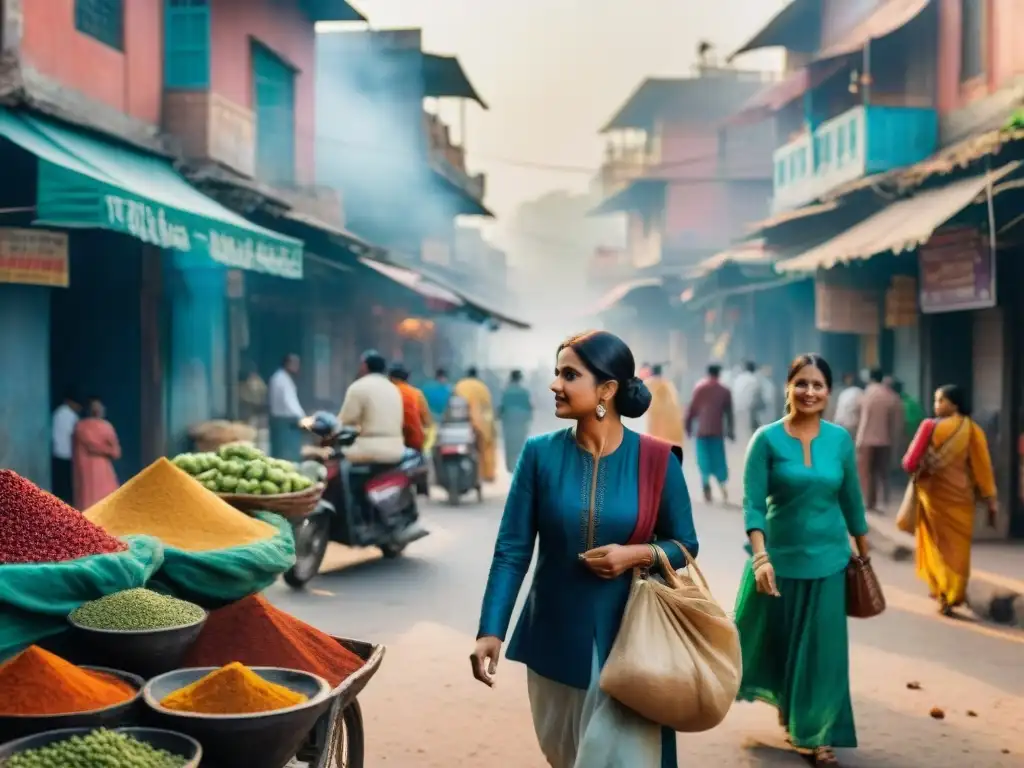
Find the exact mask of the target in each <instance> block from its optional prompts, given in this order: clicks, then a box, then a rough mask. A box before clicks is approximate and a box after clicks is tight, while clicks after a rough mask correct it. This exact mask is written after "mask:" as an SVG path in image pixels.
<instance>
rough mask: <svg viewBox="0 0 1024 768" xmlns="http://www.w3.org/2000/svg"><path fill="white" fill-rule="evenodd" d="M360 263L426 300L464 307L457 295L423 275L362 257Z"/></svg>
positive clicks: (452, 306) (453, 306)
mask: <svg viewBox="0 0 1024 768" xmlns="http://www.w3.org/2000/svg"><path fill="white" fill-rule="evenodd" d="M359 262H360V263H361V264H362V265H363V266H366V267H369V268H370V269H372V270H373V271H374V272H377V273H378V274H381V275H383V276H384V277H386V278H388V279H389V280H391V281H392V282H395V283H398V284H399V285H401V286H403V287H405V288H408V289H409V290H410V291H413V292H414V293H418V294H419V295H420V296H422V297H423V298H425V299H431V300H433V301H439V302H441V303H443V304H446V305H448V306H449V307H450V308H452V309H455V308H457V307H461V306H462V305H463V301H462V299H461V298H460V297H459V296H458V295H457V294H455V293H454V292H452V291H449V290H448V289H447V288H442V287H441V286H439V285H435V284H434V283H433V282H431V281H430V280H427V279H426V278H425V277H423V275H421V274H419V273H418V272H413V271H412V270H411V269H406V268H405V267H400V266H398V265H397V264H385V263H384V262H381V261H375V260H374V259H367V258H365V257H360V259H359Z"/></svg>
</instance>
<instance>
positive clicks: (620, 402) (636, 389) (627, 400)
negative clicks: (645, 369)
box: [615, 376, 651, 419]
mask: <svg viewBox="0 0 1024 768" xmlns="http://www.w3.org/2000/svg"><path fill="white" fill-rule="evenodd" d="M650 407H651V390H649V389H648V388H647V385H646V384H644V382H643V380H642V379H640V378H637V377H636V376H634V377H633V378H632V379H630V380H629V381H627V382H626V385H625V386H623V387H619V392H618V394H617V395H616V396H615V409H616V410H617V411H618V412H619V415H620V416H623V417H625V418H627V419H637V418H639V417H641V416H643V415H644V414H645V413H647V409H648V408H650Z"/></svg>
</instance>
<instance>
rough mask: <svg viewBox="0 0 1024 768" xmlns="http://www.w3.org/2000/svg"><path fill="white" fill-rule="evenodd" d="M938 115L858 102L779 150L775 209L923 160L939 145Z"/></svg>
mask: <svg viewBox="0 0 1024 768" xmlns="http://www.w3.org/2000/svg"><path fill="white" fill-rule="evenodd" d="M938 134H939V129H938V115H937V113H936V111H935V110H934V109H929V108H921V107H888V106H885V107H883V106H860V107H854V108H853V109H850V110H848V111H846V112H844V113H843V114H841V115H839V116H838V117H834V118H832V119H831V120H827V121H826V122H824V123H822V124H821V125H820V126H818V129H817V130H816V131H814V134H813V135H812V134H810V133H805V134H803V135H802V136H800V137H799V138H797V139H794V140H793V141H791V142H789V143H788V144H786V145H785V146H783V147H780V148H779V149H777V150H775V153H774V154H773V156H772V160H773V163H774V195H773V199H772V210H773V212H776V213H777V212H779V211H784V210H788V209H791V208H797V207H799V206H801V205H804V204H806V203H809V202H811V201H813V200H816V199H818V198H819V197H821V196H822V195H825V194H827V193H828V192H829V191H831V190H833V189H835V188H836V187H839V186H840V185H842V184H846V183H849V182H851V181H854V180H856V179H859V178H861V177H863V176H868V175H871V174H875V173H884V172H885V171H891V170H893V169H895V168H900V167H902V166H906V165H912V164H913V163H917V162H920V161H921V160H924V159H925V158H926V157H928V156H929V155H931V154H932V153H934V152H935V150H936V149H937V148H938Z"/></svg>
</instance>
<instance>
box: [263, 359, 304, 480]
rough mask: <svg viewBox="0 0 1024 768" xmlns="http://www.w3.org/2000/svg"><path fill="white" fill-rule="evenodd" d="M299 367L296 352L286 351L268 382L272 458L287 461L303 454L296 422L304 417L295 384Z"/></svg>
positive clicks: (299, 458)
mask: <svg viewBox="0 0 1024 768" xmlns="http://www.w3.org/2000/svg"><path fill="white" fill-rule="evenodd" d="M299 369H300V361H299V356H298V355H296V354H294V353H292V354H289V355H287V356H286V357H285V359H284V362H282V363H281V367H280V368H278V369H277V371H276V372H275V373H274V375H273V376H271V377H270V381H269V382H268V383H267V399H268V400H269V404H270V408H269V411H270V454H271V455H272V456H273V457H274V458H277V459H286V460H288V461H300V460H301V458H302V456H301V454H302V432H301V430H300V427H299V422H300V421H301V420H302V419H304V418H305V417H306V412H305V411H304V410H303V409H302V405H301V403H299V391H298V389H297V387H296V386H295V378H296V377H297V376H298V375H299Z"/></svg>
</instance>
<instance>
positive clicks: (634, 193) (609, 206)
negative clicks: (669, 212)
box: [587, 178, 668, 216]
mask: <svg viewBox="0 0 1024 768" xmlns="http://www.w3.org/2000/svg"><path fill="white" fill-rule="evenodd" d="M667 186H668V180H667V179H648V178H640V179H633V181H631V182H629V184H627V185H626V186H625V187H623V188H622V189H620V190H619V191H618V192H616V193H615V194H613V195H612V196H611V197H608V198H606V199H605V200H603V201H602V202H601V203H600V204H599V205H597V206H596V207H594V208H593V209H591V210H590V211H589V212H588V214H587V215H588V216H605V215H608V214H610V213H622V212H625V211H635V212H637V213H646V212H648V211H651V210H652V209H653V208H655V207H657V206H659V205H660V206H664V204H665V188H666V187H667Z"/></svg>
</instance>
